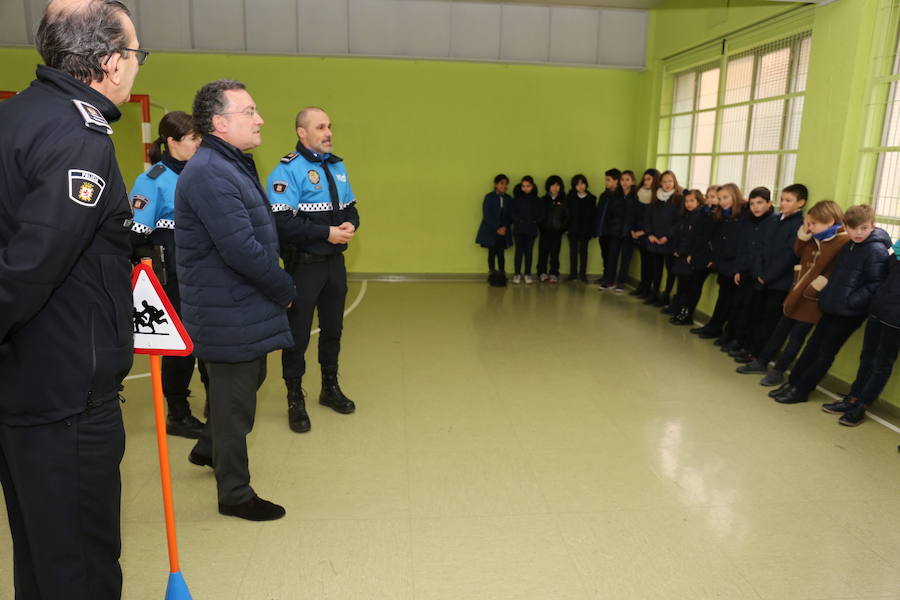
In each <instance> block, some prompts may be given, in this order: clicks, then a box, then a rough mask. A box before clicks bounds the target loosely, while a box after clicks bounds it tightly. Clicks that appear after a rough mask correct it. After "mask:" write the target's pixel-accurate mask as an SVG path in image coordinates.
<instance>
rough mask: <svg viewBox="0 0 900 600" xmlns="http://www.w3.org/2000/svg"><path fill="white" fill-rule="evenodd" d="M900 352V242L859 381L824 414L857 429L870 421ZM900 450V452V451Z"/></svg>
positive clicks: (875, 310)
mask: <svg viewBox="0 0 900 600" xmlns="http://www.w3.org/2000/svg"><path fill="white" fill-rule="evenodd" d="M898 352H900V241H897V242H895V243H894V257H893V258H888V274H887V278H886V279H885V281H884V283H883V284H882V286H881V287H880V288H878V291H877V292H875V297H874V298H873V299H872V310H871V313H870V314H869V319H868V322H867V323H866V332H865V335H864V336H863V346H862V352H861V353H860V356H859V368H858V369H857V371H856V379H854V380H853V385H852V386H851V387H850V393H849V394H848V395H847V396H846V397H844V399H842V400H840V401H839V402H832V403H829V404H825V405H823V406H822V410H824V411H825V412H828V413H832V414H835V415H837V414H839V415H841V418H840V420H838V423H840V424H841V425H846V426H848V427H855V426H857V425H859V424H860V423H862V422H863V421H864V420H865V418H866V410H867V409H868V408H869V407H870V406H872V404H874V403H875V402H876V401H877V400H878V398H879V396H881V392H882V391H884V386H885V385H887V382H888V379H890V377H891V371H893V370H894V362H895V361H896V360H897V353H898ZM898 450H900V448H898Z"/></svg>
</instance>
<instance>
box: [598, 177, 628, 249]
mask: <svg viewBox="0 0 900 600" xmlns="http://www.w3.org/2000/svg"><path fill="white" fill-rule="evenodd" d="M628 227H629V223H628V205H627V201H626V200H625V194H624V193H623V192H622V189H621V188H616V189H614V190H604V191H603V193H602V194H600V197H599V198H598V199H597V235H599V236H612V237H625V235H626V234H627V233H628Z"/></svg>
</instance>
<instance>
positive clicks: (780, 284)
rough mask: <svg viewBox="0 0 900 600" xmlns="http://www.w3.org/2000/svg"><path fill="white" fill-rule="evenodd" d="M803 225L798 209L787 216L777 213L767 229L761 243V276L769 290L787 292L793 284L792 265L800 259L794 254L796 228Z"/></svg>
mask: <svg viewBox="0 0 900 600" xmlns="http://www.w3.org/2000/svg"><path fill="white" fill-rule="evenodd" d="M801 225H803V213H802V212H800V211H799V210H798V211H797V212H795V213H793V214H791V215H788V216H787V217H785V216H783V215H781V214H779V215H778V216H777V217H776V220H775V221H774V222H773V223H772V225H771V227H770V228H769V230H768V236H767V237H766V239H765V243H764V244H763V252H762V274H761V275H758V276H759V277H762V280H763V281H764V282H765V286H766V287H767V288H768V289H770V290H779V291H782V292H787V291H789V290H790V289H791V287H792V286H793V285H794V265H796V264H797V261H798V260H800V259H799V258H798V257H797V255H796V254H794V241H795V240H796V239H797V230H798V229H800V226H801Z"/></svg>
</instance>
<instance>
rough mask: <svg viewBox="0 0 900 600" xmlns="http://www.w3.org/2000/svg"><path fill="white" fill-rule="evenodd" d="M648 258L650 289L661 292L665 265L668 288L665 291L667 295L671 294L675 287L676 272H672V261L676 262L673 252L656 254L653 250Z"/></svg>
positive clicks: (656, 292) (655, 292) (648, 254)
mask: <svg viewBox="0 0 900 600" xmlns="http://www.w3.org/2000/svg"><path fill="white" fill-rule="evenodd" d="M647 258H648V260H649V262H650V266H649V271H650V290H651V291H652V292H653V293H654V294H658V293H659V291H660V287H661V286H662V276H663V268H664V267H665V269H666V288H665V292H664V293H665V294H666V295H669V294H671V293H672V288H673V287H675V274H674V273H672V263H673V262H674V258H673V257H672V255H671V254H654V253H653V252H648V253H647Z"/></svg>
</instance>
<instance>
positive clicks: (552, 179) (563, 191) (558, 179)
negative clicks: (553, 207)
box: [544, 175, 566, 194]
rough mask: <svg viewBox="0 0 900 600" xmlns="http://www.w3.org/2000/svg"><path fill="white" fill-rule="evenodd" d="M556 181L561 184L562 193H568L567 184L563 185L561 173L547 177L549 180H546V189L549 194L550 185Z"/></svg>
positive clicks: (560, 190)
mask: <svg viewBox="0 0 900 600" xmlns="http://www.w3.org/2000/svg"><path fill="white" fill-rule="evenodd" d="M554 183H555V184H556V185H558V186H559V193H560V194H565V193H566V186H565V185H563V180H562V177H560V176H559V175H551V176H550V177H548V178H547V181H545V182H544V191H545V192H547V193H548V194H549V193H550V186H551V185H553V184H554Z"/></svg>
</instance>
